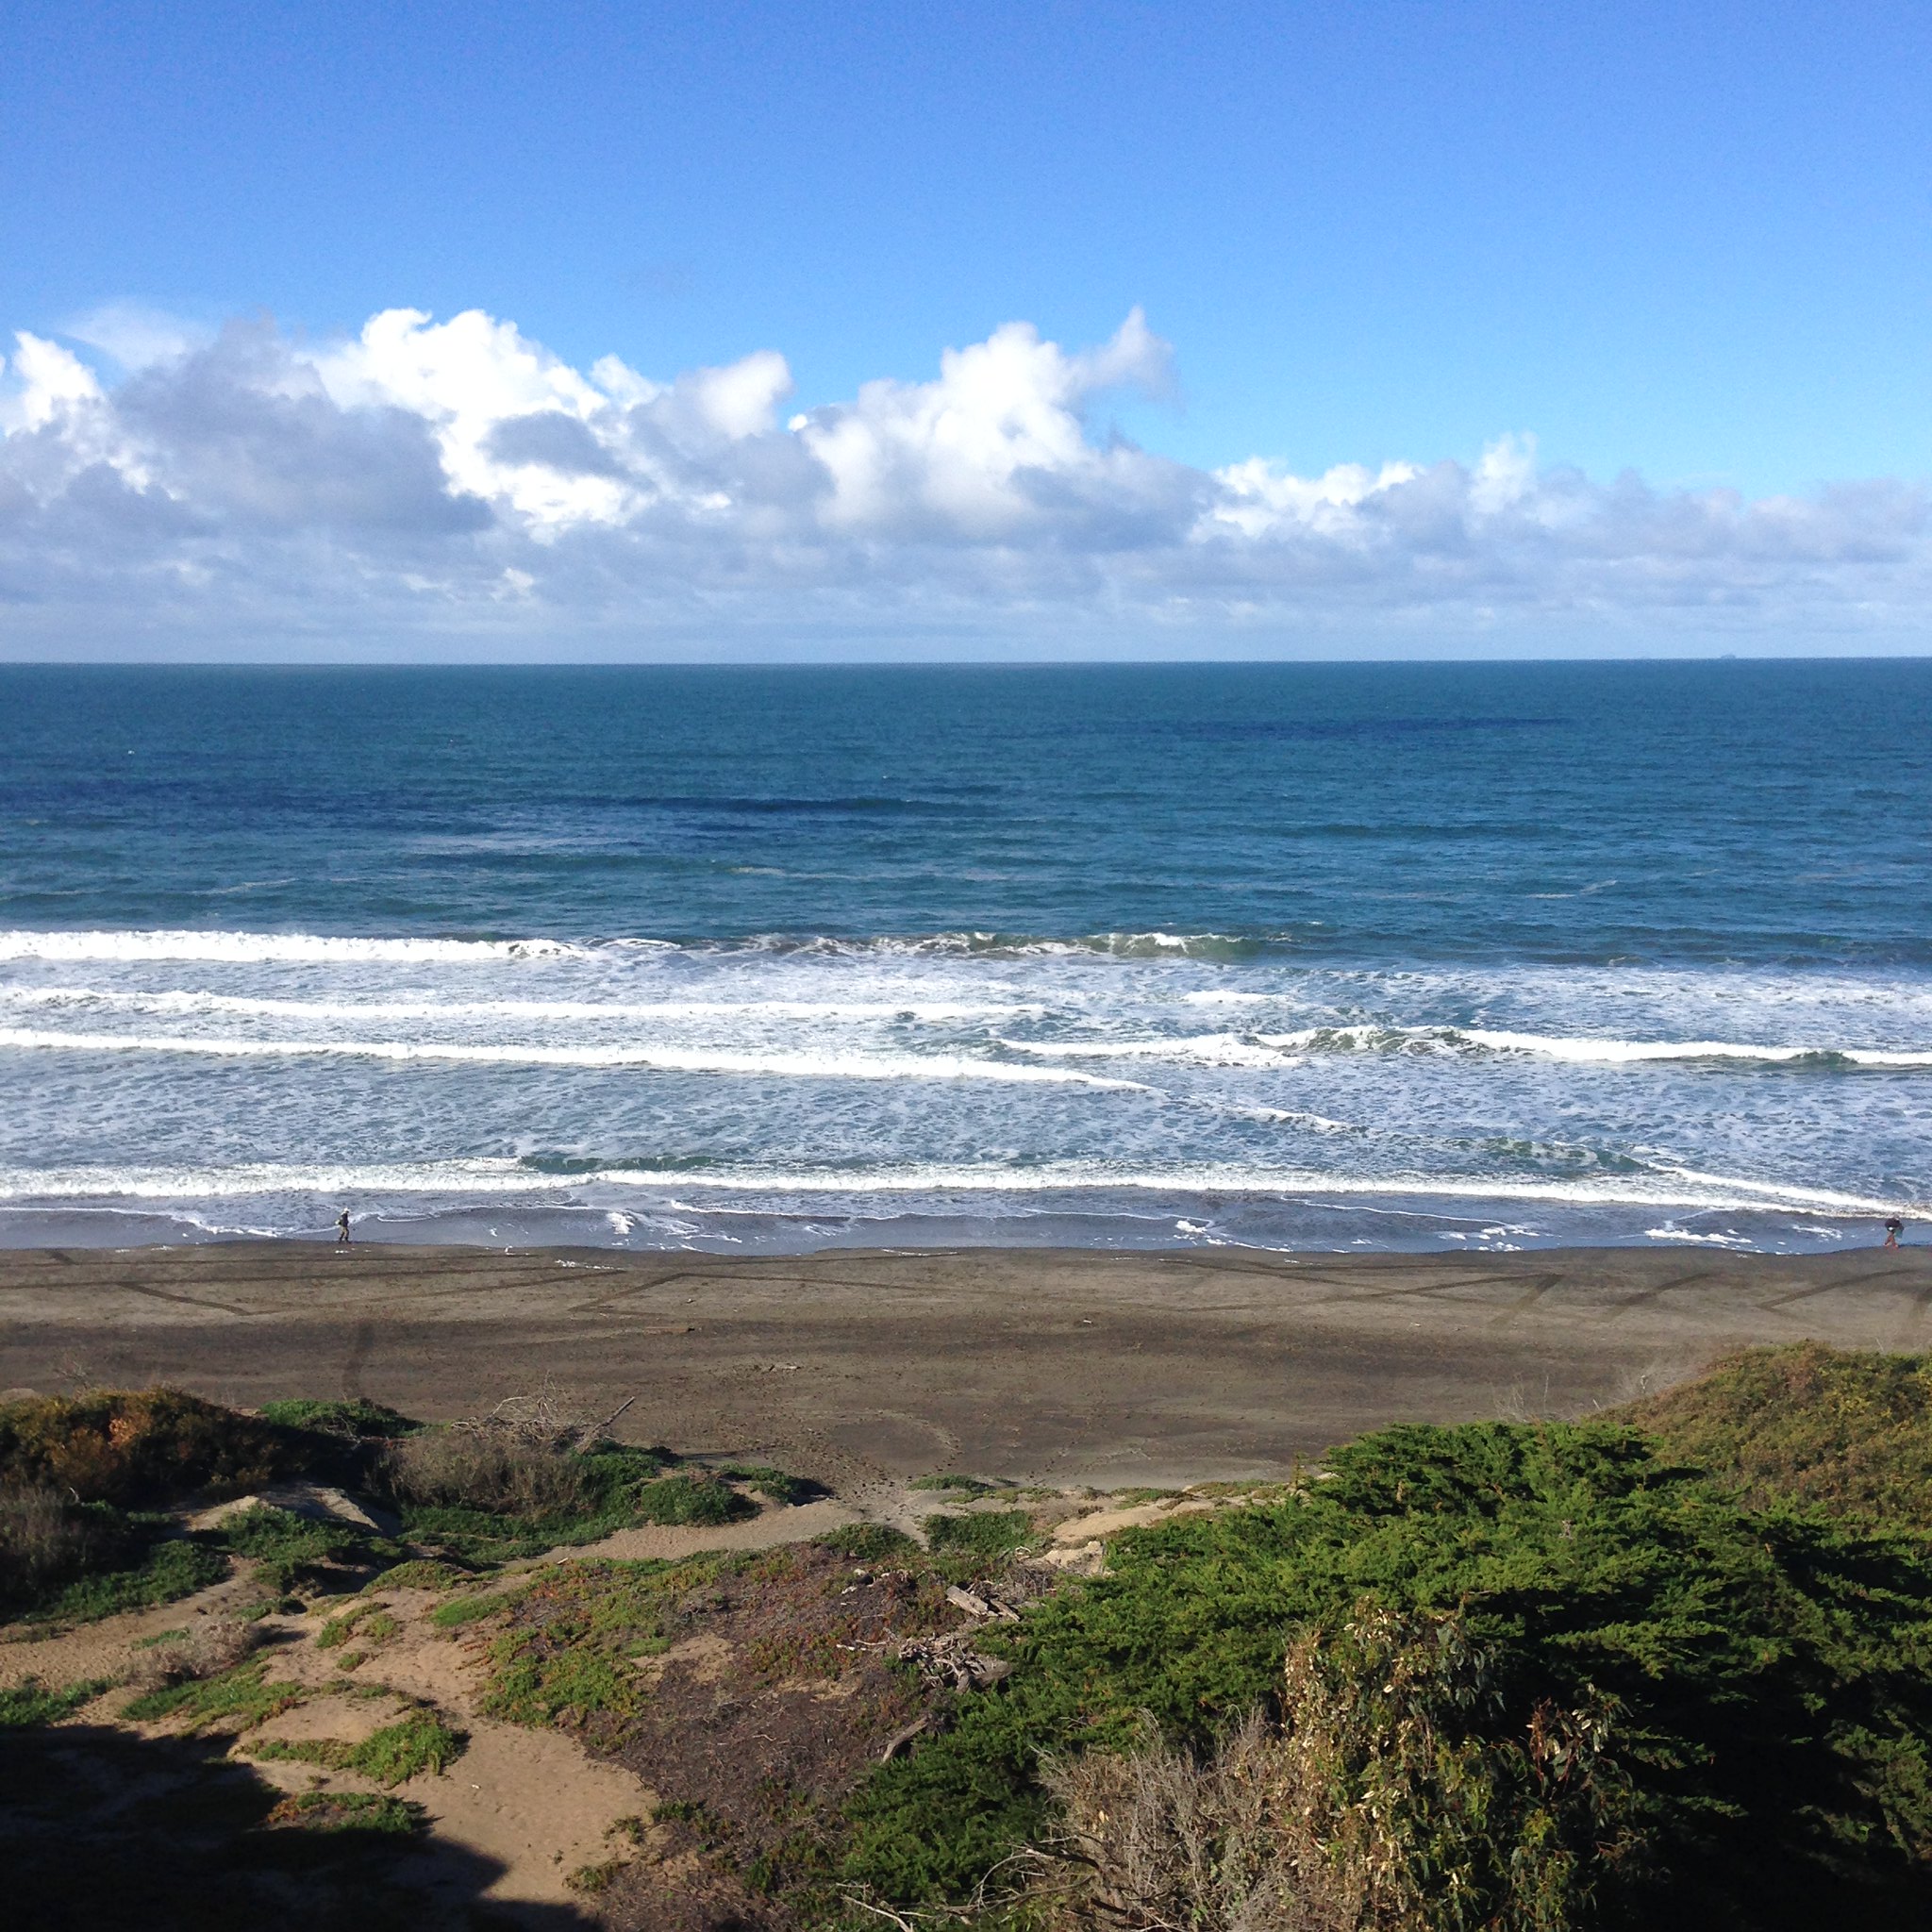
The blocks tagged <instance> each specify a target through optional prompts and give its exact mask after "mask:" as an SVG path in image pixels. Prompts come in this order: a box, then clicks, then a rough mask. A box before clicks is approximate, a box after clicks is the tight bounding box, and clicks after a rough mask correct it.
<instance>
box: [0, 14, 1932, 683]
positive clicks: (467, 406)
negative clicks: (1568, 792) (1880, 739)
mask: <svg viewBox="0 0 1932 1932" xmlns="http://www.w3.org/2000/svg"><path fill="white" fill-rule="evenodd" d="M1928 349H1932V9H1928V8H1925V7H1924V5H1923V0H1921V4H1917V5H1895V6H1894V5H1877V4H1873V5H1864V4H1857V0H1852V4H1843V5H1838V6H1830V7H1827V6H1823V5H1779V4H1776V0H1758V4H1754V5H1742V4H1739V5H1730V4H1698V0H1678V4H1676V5H1672V6H1654V5H1647V4H1642V0H1633V4H1623V5H1616V6H1610V5H1604V6H1595V5H1582V4H1577V5H1564V4H1552V0H1543V4H1541V5H1498V4H1484V0H1466V4H1460V5H1447V4H1422V0H1359V4H1355V5H1348V6H1316V5H1301V4H1293V0H1277V4H1274V5H1257V4H1215V0H1193V4H1190V5H1187V6H1181V5H1178V4H1173V5H1166V6H1158V7H1156V6H1139V5H1128V4H1098V0H1087V4H1077V5H1074V4H1059V5H1054V4H1036V5H1030V6H1022V5H1014V4H1007V0H989V4H982V5H974V6H962V5H955V4H950V0H930V4H923V5H916V6H910V7H908V6H907V5H905V4H904V0H899V4H895V5H874V4H868V0H841V4H840V5H837V6H829V5H818V4H812V0H794V4H791V5H787V6H778V5H770V4H733V0H709V4H702V5H700V4H664V5H657V6H644V5H636V4H633V5H629V6H606V5H600V4H594V0H584V4H576V5H568V6H566V5H559V4H554V0H553V4H551V5H547V6H537V5H527V4H510V0H470V4H466V5H463V6H460V7H457V6H445V5H426V4H411V0H385V4H383V5H380V6H374V5H365V4H362V0H331V4H329V5H327V6H322V5H281V6H276V7H272V8H271V7H263V6H260V5H259V4H244V5H231V4H223V0H198V4H197V5H195V6H194V7H192V8H183V7H181V6H179V5H175V4H159V5H129V4H118V0H116V4H88V0H69V4H67V5H64V6H62V7H58V8H50V7H47V6H45V5H44V4H40V0H35V4H20V0H0V353H4V355H5V357H6V362H5V366H4V367H0V656H4V657H7V658H49V657H53V658H67V657H98V658H126V657H216V658H220V657H262V658H310V657H352V658H353V657H364V656H367V657H377V658H394V657H402V658H452V657H454V658H465V657H474V658H502V657H512V658H514V657H534V658H575V657H583V658H611V657H617V658H623V657H645V658H648V657H675V658H692V657H697V658H704V657H751V658H774V657H814V656H819V657H824V656H830V657H854V656H857V657H876V656H908V657H930V656H941V657H958V656H975V655H987V656H1020V657H1038V656H1062V655H1064V656H1101V657H1107V656H1147V655H1152V656H1208V657H1213V656H1253V655H1261V656H1303V657H1337V656H1374V657H1391V656H1395V657H1399V656H1452V657H1468V656H1480V655H1491V654H1499V655H1531V656H1550V655H1569V654H1574V653H1586V654H1599V653H1609V654H1626V653H1651V652H1663V653H1680V652H1700V651H1735V652H1738V653H1740V654H1752V655H1756V654H1765V653H1770V654H1776V653H1787V652H1805V653H1812V652H1857V653H1874V652H1875V653H1890V652H1913V653H1918V652H1922V651H1924V650H1925V649H1926V648H1927V641H1928V638H1932V440H1928V431H1932V354H1928Z"/></svg>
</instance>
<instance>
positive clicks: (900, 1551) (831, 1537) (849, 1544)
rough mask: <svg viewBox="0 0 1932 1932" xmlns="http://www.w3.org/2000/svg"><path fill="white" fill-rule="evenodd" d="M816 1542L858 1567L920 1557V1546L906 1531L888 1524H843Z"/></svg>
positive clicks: (816, 1539)
mask: <svg viewBox="0 0 1932 1932" xmlns="http://www.w3.org/2000/svg"><path fill="white" fill-rule="evenodd" d="M812 1541H814V1542H816V1543H818V1544H820V1545H821V1546H822V1547H823V1548H824V1549H828V1550H837V1551H838V1553H839V1554H840V1555H841V1557H851V1558H852V1559H853V1561H854V1562H857V1563H889V1562H891V1561H893V1560H895V1559H897V1560H902V1561H903V1560H904V1559H905V1558H906V1557H910V1556H916V1555H917V1554H918V1552H919V1545H918V1544H917V1543H915V1542H914V1541H912V1539H911V1538H910V1537H909V1536H908V1535H907V1534H906V1532H905V1531H904V1530H903V1529H894V1528H892V1526H891V1524H885V1523H841V1524H839V1526H838V1527H837V1528H836V1529H828V1530H826V1531H825V1532H824V1535H823V1536H818V1537H814V1538H813V1539H812Z"/></svg>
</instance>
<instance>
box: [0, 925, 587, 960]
mask: <svg viewBox="0 0 1932 1932" xmlns="http://www.w3.org/2000/svg"><path fill="white" fill-rule="evenodd" d="M588 957H590V949H589V948H587V947H584V946H578V945H572V944H569V943H568V942H566V941H562V940H546V939H518V940H374V939H336V938H330V937H326V936H325V935H321V934H316V933H299V932H287V933H268V932H23V931H7V932H0V959H48V960H60V961H63V962H70V961H80V960H92V961H104V960H111V961H126V962H136V961H147V960H156V959H196V960H205V961H209V962H218V963H220V964H223V965H253V964H257V963H273V964H277V965H284V964H286V965H305V966H306V965H341V964H348V963H352V962H360V961H365V960H383V961H389V962H391V963H396V964H406V965H432V966H459V965H472V964H476V963H480V962H484V961H490V960H506V959H543V958H588Z"/></svg>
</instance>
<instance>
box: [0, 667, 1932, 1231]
mask: <svg viewBox="0 0 1932 1932" xmlns="http://www.w3.org/2000/svg"><path fill="white" fill-rule="evenodd" d="M0 827H4V831H0V901H4V903H0V1242H6V1243H9V1244H13V1245H23V1244H42V1243H47V1244H56V1245H58V1244H78V1243H111V1244H115V1245H127V1244H134V1243H139V1242H151V1241H201V1240H209V1239H221V1238H230V1237H235V1236H242V1235H276V1236H302V1237H308V1238H311V1239H313V1238H316V1237H319V1236H325V1235H326V1234H327V1233H328V1232H329V1230H330V1225H331V1224H332V1223H333V1221H334V1219H335V1217H336V1215H337V1214H338V1213H339V1212H341V1211H342V1210H343V1209H345V1208H346V1209H347V1210H349V1211H350V1212H351V1214H352V1215H353V1216H354V1218H355V1222H356V1224H357V1228H358V1237H359V1238H362V1239H370V1240H383V1241H464V1242H488V1243H491V1244H498V1245H501V1244H508V1243H518V1244H521V1243H536V1242H543V1243H551V1242H558V1243H565V1242H568V1243H603V1244H610V1245H617V1246H625V1247H633V1248H664V1249H679V1248H688V1249H708V1250H725V1251H738V1250H742V1251H744V1252H748V1253H750V1252H758V1251H798V1250H804V1249H811V1248H819V1247H824V1246H832V1245H840V1244H850V1245H864V1246H916V1245H948V1246H958V1245H965V1244H972V1243H987V1242H999V1243H1055V1244H1076V1245H1095V1246H1104V1245H1117V1246H1141V1247H1185V1246H1191V1245H1193V1246H1206V1245H1211V1244H1220V1243H1245V1244H1251V1245H1255V1246H1260V1247H1270V1248H1307V1249H1315V1250H1341V1249H1364V1248H1371V1249H1373V1248H1380V1249H1405V1250H1411V1251H1417V1250H1420V1251H1434V1252H1442V1251H1444V1250H1457V1249H1462V1250H1472V1251H1474V1250H1479V1249H1498V1248H1523V1247H1533V1246H1541V1245H1547V1244H1552V1243H1573V1242H1607V1243H1641V1244H1651V1243H1657V1242H1681V1243H1692V1244H1714V1245H1723V1246H1728V1247H1736V1248H1756V1249H1765V1250H1785V1251H1790V1250H1805V1249H1825V1248H1834V1247H1838V1246H1840V1245H1846V1244H1857V1243H1869V1242H1871V1241H1874V1240H1877V1239H1879V1238H1881V1233H1882V1231H1881V1229H1880V1226H1879V1223H1880V1222H1881V1220H1882V1219H1883V1217H1884V1216H1886V1215H1887V1214H1889V1213H1892V1212H1897V1213H1900V1214H1902V1215H1903V1216H1905V1217H1906V1218H1907V1220H1908V1221H1920V1220H1924V1219H1926V1218H1932V661H1923V660H1922V661H1906V662H1897V661H1890V662H1869V661H1867V662H1731V661H1723V662H1697V663H1655V662H1652V663H1615V664H1606V663H1543V664H1508V665H1504V664H1481V665H1473V664H1461V665H1413V664H1405V665H1357V666H1337V665H1225V664H1220V665H1188V666H1178V665H1175V666H1141V667H1127V666H1096V667H1082V668H1059V667H1031V666H1027V667H1022V666H1012V667H1007V666H1000V667H977V666H975V667H965V666H960V667H924V668H910V667H902V668H845V667H799V668H783V669H774V668H702V669H700V668H612V669H601V668H558V669H535V668H529V669H523V668H519V669H436V670H430V669H282V670H270V669H200V668H168V669H162V668H155V669H128V668H97V669H87V668H75V669H66V668H48V667H13V668H8V669H0Z"/></svg>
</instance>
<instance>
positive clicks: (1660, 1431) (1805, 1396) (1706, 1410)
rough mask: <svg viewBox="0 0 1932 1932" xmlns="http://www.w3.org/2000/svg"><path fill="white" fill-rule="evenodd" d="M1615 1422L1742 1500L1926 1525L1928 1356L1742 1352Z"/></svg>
mask: <svg viewBox="0 0 1932 1932" xmlns="http://www.w3.org/2000/svg"><path fill="white" fill-rule="evenodd" d="M1619 1419H1620V1420H1622V1421H1624V1422H1628V1423H1631V1424H1634V1425H1635V1426H1637V1427H1638V1428H1641V1429H1644V1430H1646V1431H1647V1432H1648V1433H1649V1434H1651V1435H1652V1436H1654V1437H1655V1438H1656V1439H1657V1441H1658V1442H1659V1443H1660V1444H1661V1445H1662V1446H1663V1447H1664V1449H1665V1450H1666V1451H1667V1452H1668V1453H1669V1454H1670V1455H1672V1456H1674V1457H1679V1458H1681V1459H1682V1460H1684V1461H1686V1462H1690V1463H1693V1464H1695V1465H1696V1466H1697V1467H1698V1468H1700V1469H1704V1470H1707V1471H1708V1472H1709V1473H1710V1474H1712V1475H1713V1476H1716V1477H1717V1478H1718V1479H1719V1480H1721V1481H1722V1482H1724V1484H1725V1486H1726V1487H1728V1488H1731V1489H1733V1490H1735V1491H1738V1492H1739V1493H1740V1494H1741V1495H1742V1496H1743V1497H1744V1498H1745V1499H1746V1500H1748V1501H1751V1502H1754V1503H1759V1504H1762V1503H1768V1502H1774V1501H1776V1500H1779V1499H1787V1500H1790V1501H1794V1502H1800V1503H1813V1504H1819V1505H1822V1506H1823V1507H1825V1508H1827V1509H1829V1510H1831V1511H1832V1512H1833V1513H1834V1514H1835V1515H1838V1516H1841V1517H1842V1516H1855V1517H1857V1518H1859V1519H1860V1520H1862V1521H1864V1522H1867V1523H1874V1524H1890V1525H1891V1526H1893V1527H1897V1528H1912V1529H1921V1530H1932V1356H1923V1355H1878V1354H1875V1353H1863V1352H1854V1351H1852V1350H1848V1349H1839V1348H1826V1347H1825V1346H1824V1343H1823V1342H1817V1341H1801V1342H1798V1343H1796V1344H1795V1345H1794V1346H1792V1347H1790V1348H1759V1349H1753V1350H1751V1351H1749V1352H1748V1353H1747V1354H1744V1355H1740V1356H1735V1357H1732V1358H1731V1359H1730V1360H1729V1361H1726V1362H1724V1363H1722V1364H1720V1365H1719V1367H1718V1368H1717V1369H1716V1370H1715V1371H1713V1372H1712V1373H1711V1374H1708V1375H1706V1376H1704V1377H1703V1378H1702V1379H1701V1380H1699V1381H1695V1382H1689V1383H1686V1384H1685V1385H1684V1386H1683V1387H1681V1388H1678V1389H1674V1390H1671V1391H1669V1392H1668V1393H1666V1394H1663V1395H1659V1396H1656V1397H1653V1398H1652V1399H1651V1400H1649V1401H1647V1402H1641V1403H1638V1404H1635V1405H1633V1406H1632V1407H1629V1408H1627V1409H1624V1410H1623V1411H1621V1413H1620V1418H1619Z"/></svg>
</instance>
